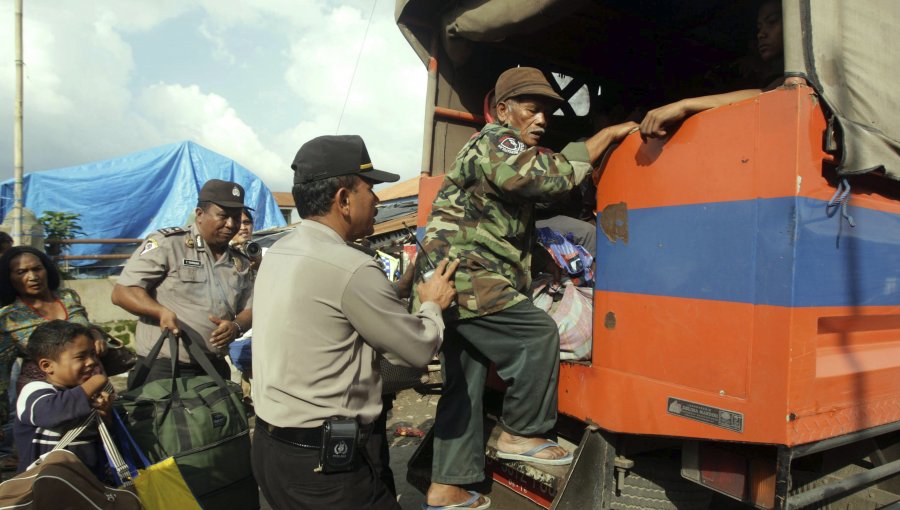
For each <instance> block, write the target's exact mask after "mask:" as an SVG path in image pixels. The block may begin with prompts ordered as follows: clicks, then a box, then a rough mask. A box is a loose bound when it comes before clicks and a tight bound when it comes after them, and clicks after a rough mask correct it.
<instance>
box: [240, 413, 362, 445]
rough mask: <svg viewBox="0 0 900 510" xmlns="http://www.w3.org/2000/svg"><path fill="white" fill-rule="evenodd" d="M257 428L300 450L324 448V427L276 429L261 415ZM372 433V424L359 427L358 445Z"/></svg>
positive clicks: (257, 421)
mask: <svg viewBox="0 0 900 510" xmlns="http://www.w3.org/2000/svg"><path fill="white" fill-rule="evenodd" d="M256 426H257V427H259V428H261V429H262V430H264V431H265V432H266V433H267V434H269V437H271V438H272V439H277V440H278V441H281V442H283V443H287V444H290V445H293V446H299V447H300V448H309V449H311V450H318V449H320V448H322V426H321V425H319V426H318V427H312V428H302V427H276V426H275V425H270V424H268V423H266V422H265V420H263V419H262V418H260V417H259V415H256ZM371 433H372V424H368V425H360V426H359V440H358V441H357V444H359V445H360V446H363V445H365V443H366V441H367V440H368V439H369V435H370V434H371Z"/></svg>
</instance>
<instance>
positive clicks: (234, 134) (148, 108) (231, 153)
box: [136, 83, 290, 188]
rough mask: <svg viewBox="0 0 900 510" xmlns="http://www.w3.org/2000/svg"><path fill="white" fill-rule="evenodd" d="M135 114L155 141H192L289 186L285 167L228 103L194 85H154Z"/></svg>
mask: <svg viewBox="0 0 900 510" xmlns="http://www.w3.org/2000/svg"><path fill="white" fill-rule="evenodd" d="M136 106H137V110H138V112H139V113H140V114H141V115H142V117H143V118H145V119H147V120H148V121H149V124H150V125H152V126H154V129H155V130H156V131H157V133H158V134H157V136H156V137H157V138H169V139H177V140H194V141H195V142H197V143H199V144H200V145H203V146H204V147H206V148H208V149H211V150H214V151H216V152H218V153H220V154H225V155H227V156H228V157H230V158H231V159H234V160H235V161H237V162H238V163H240V164H242V165H244V166H246V167H248V168H250V169H251V170H252V171H253V172H254V173H256V174H257V175H258V176H259V177H261V178H262V179H263V180H264V181H266V182H267V183H272V184H274V183H278V184H279V185H280V186H279V187H282V188H283V187H284V186H285V185H286V186H288V187H289V186H290V184H289V183H290V179H289V176H285V174H287V172H285V171H283V169H284V168H286V166H287V164H286V163H285V162H284V161H283V160H282V159H281V158H280V157H279V156H277V155H276V154H274V153H273V152H271V151H270V150H269V149H267V148H266V147H264V146H263V144H262V143H261V142H260V140H259V138H258V137H257V136H256V133H255V132H254V131H253V129H252V128H251V127H250V126H248V125H247V124H246V123H244V121H242V120H241V119H240V118H239V117H238V115H237V113H236V112H235V111H234V109H233V108H232V107H230V106H229V105H228V101H227V100H226V99H225V98H223V97H221V96H219V95H216V94H204V93H203V92H201V91H200V88H199V87H197V86H196V85H189V86H182V85H171V84H163V83H160V84H156V85H152V86H150V87H147V88H146V89H145V90H144V92H143V94H142V95H141V97H140V99H139V100H138V102H137V105H136Z"/></svg>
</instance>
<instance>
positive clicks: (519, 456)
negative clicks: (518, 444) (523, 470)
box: [497, 439, 573, 466]
mask: <svg viewBox="0 0 900 510" xmlns="http://www.w3.org/2000/svg"><path fill="white" fill-rule="evenodd" d="M554 446H559V443H557V442H556V441H550V440H549V439H548V440H547V441H546V442H545V443H544V444H540V445H538V446H535V447H534V448H532V449H530V450H528V451H527V452H522V453H506V452H501V451H500V450H497V457H500V458H501V459H504V460H519V461H522V462H530V463H532V464H543V465H545V466H564V465H566V464H571V463H572V459H573V456H572V452H568V453H566V455H565V456H563V457H560V458H558V459H542V458H540V457H535V456H534V454H536V453H538V452H541V451H544V450H546V449H547V448H553V447H554ZM560 448H562V447H561V446H560Z"/></svg>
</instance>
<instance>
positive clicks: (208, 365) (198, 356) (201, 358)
mask: <svg viewBox="0 0 900 510" xmlns="http://www.w3.org/2000/svg"><path fill="white" fill-rule="evenodd" d="M181 341H182V342H183V343H184V346H185V347H186V348H187V350H188V353H189V354H190V356H191V358H192V359H193V360H194V361H196V362H197V364H199V365H200V367H201V368H203V371H204V372H206V375H208V376H209V377H210V378H212V380H213V381H215V383H216V384H217V385H218V386H219V387H220V388H222V389H223V390H228V385H227V384H225V379H223V378H222V376H221V375H219V372H217V371H216V369H215V368H214V367H213V365H212V362H210V361H209V357H207V356H206V354H205V353H204V352H203V351H201V350H200V346H198V345H197V344H195V343H194V341H193V340H191V338H190V337H189V336H187V335H185V334H184V333H182V334H181Z"/></svg>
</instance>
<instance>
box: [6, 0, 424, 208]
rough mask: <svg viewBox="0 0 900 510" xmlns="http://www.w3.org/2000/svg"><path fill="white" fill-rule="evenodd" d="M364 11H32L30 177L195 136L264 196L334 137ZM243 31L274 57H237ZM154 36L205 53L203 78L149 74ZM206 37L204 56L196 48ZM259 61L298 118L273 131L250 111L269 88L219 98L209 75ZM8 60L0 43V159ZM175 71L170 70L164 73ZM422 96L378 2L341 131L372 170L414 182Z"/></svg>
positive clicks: (213, 1) (126, 5) (274, 7)
mask: <svg viewBox="0 0 900 510" xmlns="http://www.w3.org/2000/svg"><path fill="white" fill-rule="evenodd" d="M11 4H12V2H3V3H2V4H0V19H7V20H11V19H12V5H11ZM371 5H372V4H371V3H369V2H368V1H366V2H363V1H361V0H349V1H346V2H342V3H341V4H337V3H327V2H323V1H321V0H300V1H297V0H272V1H267V2H240V1H238V0H229V1H221V0H195V1H182V0H163V1H160V0H157V1H155V2H149V3H148V2H140V3H133V2H121V1H117V0H103V1H97V2H91V3H88V4H82V3H77V4H73V3H56V2H55V3H51V4H44V3H30V4H27V5H26V6H25V7H26V8H25V23H26V26H25V61H26V66H27V67H26V82H25V88H26V96H25V117H26V132H25V135H26V138H25V139H26V171H30V170H42V169H47V168H57V167H63V166H71V165H77V164H80V163H85V162H89V161H94V160H99V159H105V158H109V157H115V156H118V155H122V154H125V153H128V152H132V151H137V150H141V149H145V148H149V147H153V146H157V145H162V144H166V143H172V142H177V141H180V140H184V139H192V140H195V141H196V142H198V143H200V144H202V145H204V146H206V147H208V148H210V149H212V150H215V151H217V152H220V153H222V154H223V155H225V156H228V157H231V158H233V159H235V160H237V161H238V162H239V163H241V164H242V165H244V166H246V167H248V168H249V169H251V170H252V171H254V172H255V173H257V174H258V175H259V176H260V177H262V178H263V179H264V181H265V182H266V183H267V184H268V185H269V187H270V188H273V189H275V190H279V191H281V190H286V189H289V187H290V182H291V176H290V172H289V170H288V167H287V165H288V164H289V162H290V160H291V159H292V158H293V155H294V153H295V151H296V150H297V148H298V147H299V146H300V145H301V144H302V143H303V142H305V141H307V140H309V139H310V138H312V137H314V136H318V135H322V134H334V133H335V131H336V129H337V126H338V121H339V118H340V112H341V108H342V106H343V104H344V99H345V97H347V96H346V94H347V91H348V88H349V87H350V77H351V75H352V74H353V67H354V64H355V63H356V58H357V55H358V52H359V49H360V46H361V44H362V42H363V41H362V36H363V33H365V30H366V25H367V23H368V17H369V13H370V10H369V9H370V8H371ZM185 16H190V18H189V19H191V20H192V21H191V23H193V20H195V18H196V19H199V20H200V21H199V23H193V24H191V27H192V28H191V29H190V30H191V31H192V32H191V33H185V34H180V33H173V32H172V31H173V30H174V29H173V28H172V27H182V28H179V30H183V25H188V24H190V23H184V22H180V23H179V20H180V19H182V18H183V17H185ZM248 32H249V33H252V34H253V37H260V38H262V37H264V38H266V42H267V44H268V46H267V48H276V49H277V48H282V49H281V50H280V51H270V52H269V54H266V55H263V56H261V57H254V58H248V57H246V56H245V55H246V52H244V53H242V52H241V51H239V50H240V49H242V47H241V46H239V45H241V44H245V41H246V39H245V37H246V35H247V33H248ZM161 38H167V39H166V40H165V41H164V42H167V43H170V46H171V43H175V44H177V43H178V42H179V41H181V40H182V39H183V40H184V41H191V42H190V43H187V42H186V43H184V44H193V45H195V46H191V47H190V48H186V49H191V50H192V54H196V53H197V52H201V53H202V52H205V53H206V55H208V58H206V59H202V61H198V62H196V63H193V62H192V63H191V64H196V66H204V67H202V69H203V72H202V73H195V74H193V75H191V77H184V78H179V76H178V75H173V74H168V75H166V76H165V77H162V76H160V77H156V78H154V75H152V74H148V73H149V72H150V71H148V70H147V69H146V68H142V67H140V66H141V65H143V62H142V61H141V60H136V57H135V55H138V54H141V55H146V54H147V52H148V51H151V50H152V49H153V48H154V46H155V45H160V44H159V43H160V42H162V39H161ZM173 38H174V41H173ZM197 41H201V42H200V43H198V42H197ZM204 42H205V44H206V45H207V47H197V46H196V45H197V44H203V43H204ZM137 44H141V45H142V46H141V47H140V48H138V47H137V46H135V45H137ZM138 49H140V50H141V52H138V51H137V50H138ZM255 58H267V59H272V60H270V61H269V62H268V63H269V66H268V67H266V69H277V70H278V73H279V74H278V75H273V76H271V77H269V78H266V79H267V80H268V82H269V83H271V84H272V85H273V87H272V88H273V89H274V90H275V92H274V93H275V94H280V96H278V97H277V98H276V99H277V101H278V104H282V105H283V104H288V105H292V106H294V107H295V108H296V109H297V110H298V114H297V119H296V121H295V122H294V123H293V125H291V126H288V127H284V126H283V125H282V126H277V127H276V126H273V125H268V124H265V121H266V118H267V116H266V115H259V112H264V111H265V110H266V109H267V108H273V106H272V104H271V99H272V94H273V92H272V91H271V90H269V91H266V94H260V95H259V97H257V96H256V93H257V91H255V90H253V89H252V87H249V86H248V87H244V88H240V87H232V88H230V89H228V90H229V92H225V91H224V90H220V89H219V87H218V85H217V84H219V83H221V79H220V80H219V81H217V80H216V78H220V77H222V76H231V75H240V73H239V72H238V69H239V70H240V72H250V73H254V72H261V71H259V69H262V68H261V67H259V66H257V65H256V64H257V62H255V61H254V59H255ZM241 59H243V61H242V60H241ZM12 62H13V48H12V45H11V44H3V45H0V76H4V77H7V78H4V79H0V118H5V119H8V120H7V121H5V122H2V121H0V153H5V154H11V153H12V102H13V87H14V80H13V79H12V77H13V76H14V68H13V64H12ZM182 64H186V63H185V62H173V63H172V69H180V68H182V67H184V65H182ZM179 66H181V67H179ZM165 70H166V69H164V71H165ZM138 76H140V79H138ZM204 76H207V77H208V78H209V79H208V80H207V79H206V78H204ZM278 84H283V86H282V87H278ZM424 91H425V70H424V68H423V67H422V65H421V63H420V62H419V60H418V59H417V58H416V57H415V55H414V53H413V52H412V50H411V49H410V48H409V46H408V44H407V43H406V41H405V40H404V39H403V37H402V36H401V35H400V32H399V30H398V29H397V27H396V26H395V25H394V21H393V2H388V1H385V0H382V1H381V2H379V3H378V12H377V13H376V16H375V19H374V20H373V22H372V24H371V26H370V27H369V32H368V37H367V38H366V41H365V46H364V49H363V53H362V58H361V60H360V63H359V68H358V70H357V73H356V76H355V79H354V81H353V84H352V88H350V95H349V97H347V108H346V111H345V113H344V116H343V119H342V120H341V121H340V130H339V132H340V133H342V134H344V133H357V134H360V135H362V136H363V138H364V139H365V140H366V142H367V145H368V147H369V153H370V155H371V156H372V158H373V161H374V162H375V164H376V165H377V166H379V167H383V168H384V169H386V170H390V171H394V172H397V173H400V174H401V175H403V176H404V177H406V178H409V177H413V176H415V175H416V174H417V173H418V171H419V168H418V166H419V163H420V160H421V146H422V118H423V107H424V104H423V103H424V99H423V98H424ZM238 95H240V97H239V96H238ZM263 101H266V102H263ZM237 105H241V107H242V108H244V109H245V110H244V111H241V110H240V108H238V106H237ZM248 108H253V110H252V111H250V110H248ZM292 112H293V111H292ZM251 113H252V114H253V115H251ZM249 118H253V119H256V120H255V122H256V123H255V124H254V123H251V122H249V121H248V120H247V119H249ZM263 133H265V134H266V135H265V137H263V136H262V134H263ZM11 167H12V162H11V161H9V162H7V163H6V164H3V163H0V178H9V177H11V175H12V170H11Z"/></svg>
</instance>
